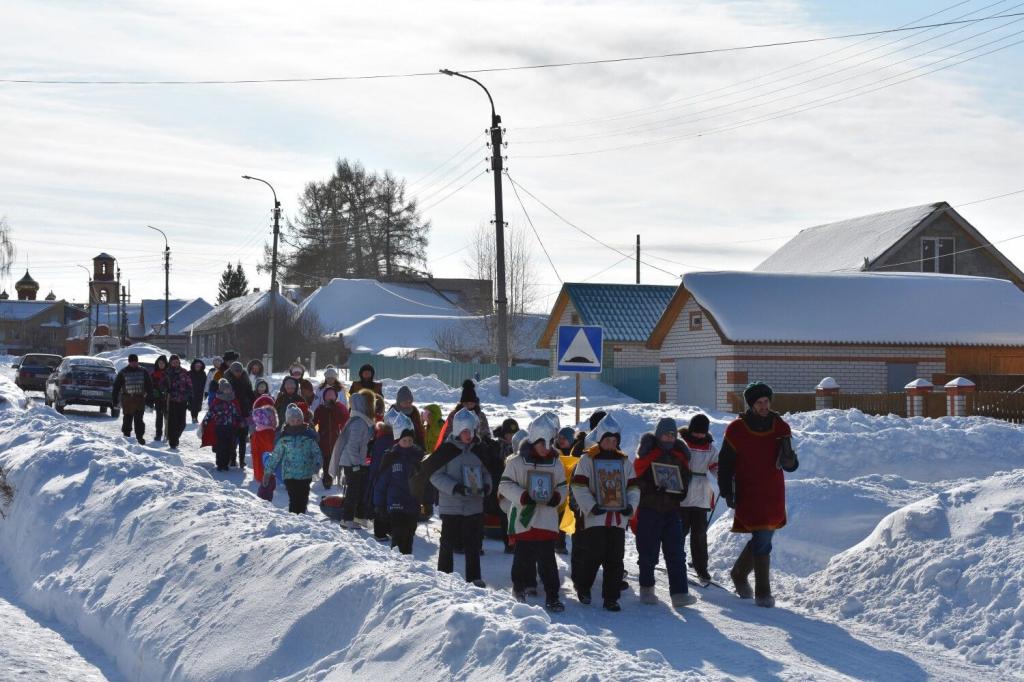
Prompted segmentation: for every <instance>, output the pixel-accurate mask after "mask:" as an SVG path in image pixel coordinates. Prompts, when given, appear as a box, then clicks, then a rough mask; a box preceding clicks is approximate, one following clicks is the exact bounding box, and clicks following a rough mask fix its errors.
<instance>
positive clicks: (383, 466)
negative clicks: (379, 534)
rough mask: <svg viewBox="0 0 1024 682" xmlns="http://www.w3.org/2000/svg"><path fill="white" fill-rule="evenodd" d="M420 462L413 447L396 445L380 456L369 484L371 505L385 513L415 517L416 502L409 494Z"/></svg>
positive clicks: (417, 450) (418, 504) (418, 510)
mask: <svg viewBox="0 0 1024 682" xmlns="http://www.w3.org/2000/svg"><path fill="white" fill-rule="evenodd" d="M422 460H423V450H422V449H421V448H420V447H419V446H417V445H413V446H412V447H410V448H403V447H402V446H401V445H398V444H397V443H396V444H395V445H394V446H392V448H391V449H390V450H388V451H387V452H386V453H384V458H383V459H382V460H381V463H380V472H379V473H378V474H377V478H376V481H375V482H374V485H373V506H374V507H375V508H378V509H380V508H381V507H383V508H384V509H386V510H387V511H388V512H400V513H403V514H410V515H415V514H419V512H420V500H419V498H418V497H417V496H416V495H415V494H414V493H413V489H412V481H413V478H414V477H415V476H416V474H417V472H418V471H419V469H420V462H421V461H422Z"/></svg>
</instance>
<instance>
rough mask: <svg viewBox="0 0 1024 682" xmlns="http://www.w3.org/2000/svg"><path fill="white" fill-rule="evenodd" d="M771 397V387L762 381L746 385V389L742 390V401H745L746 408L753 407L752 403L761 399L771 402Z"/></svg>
mask: <svg viewBox="0 0 1024 682" xmlns="http://www.w3.org/2000/svg"><path fill="white" fill-rule="evenodd" d="M772 395H774V393H773V391H772V387H771V386H769V385H768V384H766V383H764V382H763V381H755V382H754V383H752V384H750V385H748V386H747V388H746V389H744V391H743V400H745V401H746V403H747V405H748V406H750V407H753V406H754V403H756V402H757V401H758V400H760V399H761V398H768V399H769V400H771V399H772Z"/></svg>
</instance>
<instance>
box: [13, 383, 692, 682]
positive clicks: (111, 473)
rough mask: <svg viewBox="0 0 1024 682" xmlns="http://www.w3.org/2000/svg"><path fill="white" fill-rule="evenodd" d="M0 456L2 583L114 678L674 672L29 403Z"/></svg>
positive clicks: (657, 675)
mask: <svg viewBox="0 0 1024 682" xmlns="http://www.w3.org/2000/svg"><path fill="white" fill-rule="evenodd" d="M0 387H2V388H0V390H2V391H4V392H5V394H6V393H8V392H10V391H12V390H13V387H12V386H10V384H9V382H8V381H7V380H6V379H3V378H0ZM0 464H2V465H3V466H4V468H5V469H8V470H9V472H10V476H11V478H12V480H13V482H14V484H15V485H16V486H17V488H18V494H17V496H16V498H15V501H14V503H13V505H12V506H11V508H10V517H9V518H8V520H7V521H5V522H3V523H0V544H2V545H3V546H6V547H11V546H17V547H18V548H19V552H17V553H13V552H5V553H4V554H3V555H2V560H3V561H4V562H5V563H6V565H7V568H8V569H9V571H10V573H11V576H12V579H13V581H14V582H15V583H16V585H17V586H18V587H19V588H20V589H21V590H22V591H23V594H24V599H25V601H26V602H27V603H28V604H29V605H30V606H31V607H32V608H34V609H35V610H38V611H40V612H41V613H43V614H45V615H46V616H48V617H53V618H55V619H56V620H58V621H60V622H61V623H63V624H64V625H66V626H68V627H73V628H75V629H77V630H78V631H80V632H81V633H82V634H83V635H84V636H85V637H86V638H87V639H89V640H90V641H92V642H93V643H94V644H95V645H97V646H98V647H99V648H100V649H101V650H103V651H104V652H105V653H106V654H107V655H108V656H109V657H110V658H112V659H113V660H115V661H116V664H117V666H118V668H119V670H120V671H121V673H122V674H123V675H124V676H125V677H126V678H128V679H166V680H186V679H195V680H225V679H232V680H236V679H254V680H256V679H258V680H264V679H272V678H274V679H276V678H281V677H291V676H293V677H295V678H305V677H316V678H317V679H351V678H352V677H353V676H354V675H355V674H359V675H360V676H361V677H371V676H381V677H384V678H387V679H395V678H399V677H403V676H404V677H411V678H418V679H440V678H459V679H463V678H465V679H500V678H505V677H508V676H510V675H512V674H514V675H515V676H516V677H518V678H522V679H550V678H553V677H555V676H557V675H565V676H567V677H569V678H573V679H580V678H586V677H588V676H589V677H592V678H596V677H598V676H606V675H607V674H608V673H609V671H615V674H616V676H618V677H622V678H633V679H640V678H643V679H669V678H672V679H679V677H680V673H679V672H678V671H676V670H673V669H672V668H671V667H669V666H668V665H667V664H666V663H665V661H664V659H663V658H661V659H659V660H654V659H652V658H651V657H647V656H641V655H639V654H632V653H629V652H626V651H622V650H621V649H618V648H616V639H615V638H614V637H612V636H611V634H610V633H608V634H607V635H602V636H596V635H588V634H587V633H586V631H585V630H583V629H582V628H580V627H578V626H574V625H561V624H556V623H552V622H551V618H550V617H549V616H548V615H547V614H546V613H545V612H544V611H543V610H541V609H539V608H537V607H534V606H528V605H523V604H517V603H515V602H514V601H513V600H512V599H511V597H510V596H508V595H506V594H504V593H502V594H499V593H496V592H492V591H487V590H481V589H478V588H468V587H467V586H466V584H465V583H464V582H463V581H462V580H461V578H459V577H458V576H457V575H455V576H445V575H441V574H438V573H436V572H435V570H434V569H433V568H432V567H431V566H428V565H426V564H424V563H422V562H419V561H416V560H414V559H411V558H408V557H401V556H398V555H396V554H393V553H392V552H390V551H388V550H387V549H386V548H384V547H383V546H382V545H380V544H378V543H376V542H374V541H372V540H370V539H368V538H366V536H362V535H356V534H345V533H344V532H343V531H341V530H340V529H338V528H337V527H336V526H334V525H327V524H324V523H321V522H320V521H319V520H318V519H317V518H316V517H314V516H312V515H309V516H302V517H297V516H293V515H289V514H286V513H283V512H281V511H278V510H271V509H268V508H267V506H266V505H265V504H264V503H263V502H262V501H260V500H258V499H256V498H255V497H254V496H253V495H252V494H251V493H249V492H247V491H244V490H239V489H238V488H237V487H235V486H233V485H231V484H230V483H228V482H219V481H215V480H214V479H213V478H212V477H211V476H210V475H209V474H208V473H207V472H206V470H205V469H203V468H201V467H198V466H185V465H183V464H181V460H180V458H178V457H177V456H176V455H171V454H168V453H164V452H159V453H158V451H155V450H152V449H148V448H144V447H141V446H138V445H135V444H130V443H129V442H128V441H123V440H119V439H118V440H116V441H111V442H106V441H103V440H101V438H100V437H99V436H98V434H97V432H96V431H95V430H93V429H90V428H89V427H87V426H84V425H82V424H78V423H76V422H74V421H71V420H68V419H66V418H63V417H57V416H55V415H54V414H53V413H52V411H49V410H45V409H43V408H40V407H37V406H33V405H28V406H27V407H26V406H25V405H24V404H19V405H15V404H14V403H13V402H11V403H7V404H6V405H5V408H4V409H0ZM695 677H697V675H695Z"/></svg>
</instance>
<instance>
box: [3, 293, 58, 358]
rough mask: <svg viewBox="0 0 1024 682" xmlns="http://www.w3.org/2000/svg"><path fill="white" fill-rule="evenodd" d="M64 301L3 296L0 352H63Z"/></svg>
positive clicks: (22, 353) (21, 353) (10, 353)
mask: <svg viewBox="0 0 1024 682" xmlns="http://www.w3.org/2000/svg"><path fill="white" fill-rule="evenodd" d="M68 312H70V311H69V310H68V307H67V306H66V305H65V303H64V301H56V300H54V301H36V300H33V299H24V300H19V301H12V300H10V299H0V353H5V354H9V355H24V354H25V353H53V354H56V355H63V354H64V325H65V322H66V315H67V314H68Z"/></svg>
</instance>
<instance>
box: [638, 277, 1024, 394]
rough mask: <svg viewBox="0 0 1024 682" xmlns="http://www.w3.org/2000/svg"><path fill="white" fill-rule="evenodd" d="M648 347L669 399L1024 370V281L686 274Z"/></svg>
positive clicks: (879, 385)
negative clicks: (829, 380) (760, 384)
mask: <svg viewBox="0 0 1024 682" xmlns="http://www.w3.org/2000/svg"><path fill="white" fill-rule="evenodd" d="M647 347H648V349H650V350H651V351H657V353H658V363H659V365H660V368H661V369H660V376H659V383H660V399H661V401H662V402H671V403H680V404H688V405H699V406H702V407H706V408H714V409H718V410H728V409H729V408H730V404H731V397H732V395H731V394H737V393H739V392H742V390H743V388H744V386H745V385H746V384H747V383H748V382H749V381H753V380H762V381H767V382H768V383H770V384H771V385H772V386H773V387H774V388H775V390H776V391H777V392H779V393H810V392H813V391H814V387H815V386H816V385H817V383H818V382H819V381H820V380H821V379H822V378H824V377H826V376H830V377H834V378H835V379H836V380H838V382H839V384H840V386H842V390H843V391H844V392H846V393H885V392H897V391H901V390H902V389H903V387H904V386H905V385H906V384H907V383H908V382H910V381H911V380H913V379H915V378H925V379H929V380H932V379H933V378H935V379H938V380H941V379H942V377H943V376H946V375H949V374H971V373H975V374H977V373H990V372H991V373H996V374H1024V292H1021V291H1020V290H1019V289H1017V288H1016V287H1015V286H1013V284H1011V283H1010V282H1008V281H1005V280H1000V279H993V278H984V277H965V276H957V275H941V274H920V273H916V274H911V273H892V274H882V273H828V274H824V273H822V274H813V273H809V274H804V273H798V274H793V273H766V272H696V273H687V274H686V275H684V276H683V281H682V284H680V286H679V287H678V289H677V290H676V292H675V295H674V296H673V297H672V300H671V302H670V303H669V304H668V306H667V307H666V309H665V312H664V314H663V315H662V316H661V319H659V320H658V322H657V324H656V325H655V327H654V329H653V331H652V333H651V335H650V337H649V338H648V340H647Z"/></svg>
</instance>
